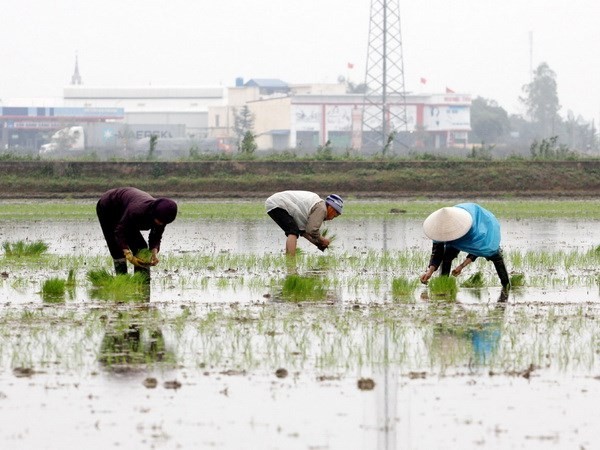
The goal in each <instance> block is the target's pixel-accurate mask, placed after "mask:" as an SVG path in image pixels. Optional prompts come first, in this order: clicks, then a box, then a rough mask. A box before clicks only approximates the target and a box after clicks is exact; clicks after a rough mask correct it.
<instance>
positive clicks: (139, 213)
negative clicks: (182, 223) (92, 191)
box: [96, 187, 177, 280]
mask: <svg viewBox="0 0 600 450" xmlns="http://www.w3.org/2000/svg"><path fill="white" fill-rule="evenodd" d="M96 213H97V214H98V220H99V221H100V227H101V228H102V233H103V234H104V239H106V244H107V245H108V250H109V251H110V255H111V256H112V257H113V260H114V265H115V272H116V273H117V275H118V274H125V273H127V261H129V262H130V263H131V264H133V266H134V269H133V270H134V272H141V273H144V274H145V275H147V277H148V280H149V279H150V266H155V265H157V264H158V256H157V255H158V252H159V250H160V241H161V238H162V235H163V231H164V230H165V226H166V225H167V224H169V223H171V222H173V221H174V220H175V217H176V216H177V203H175V202H174V201H173V200H171V199H168V198H158V199H157V198H154V197H152V196H151V195H150V194H148V193H146V192H144V191H140V190H139V189H136V188H133V187H126V188H116V189H111V190H110V191H107V192H105V193H104V194H103V195H102V197H100V200H98V204H97V205H96ZM140 230H150V234H149V236H148V242H149V244H150V250H151V251H152V256H151V258H150V261H149V262H147V263H145V262H143V261H142V260H140V259H138V258H137V257H136V256H135V255H137V253H138V252H139V251H140V250H141V249H147V248H148V244H147V243H146V241H145V239H144V237H143V236H142V233H140Z"/></svg>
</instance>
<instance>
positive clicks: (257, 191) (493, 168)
mask: <svg viewBox="0 0 600 450" xmlns="http://www.w3.org/2000/svg"><path fill="white" fill-rule="evenodd" d="M0 173H2V176H0V195H2V196H3V197H5V198H27V197H40V198H65V197H78V198H94V197H98V196H99V194H101V193H102V192H104V191H106V190H107V189H109V188H112V187H119V186H136V187H139V188H140V189H143V190H146V191H148V192H151V193H153V194H156V195H168V196H174V197H179V198H183V197H187V198H190V197H192V198H193V197H195V198H247V197H257V198H262V197H265V196H266V195H267V194H268V193H272V192H276V191H280V190H285V189H305V190H312V191H314V192H318V193H320V194H326V193H328V192H338V193H340V194H341V195H344V196H355V197H391V198H393V197H405V198H406V197H427V198H436V197H437V198H441V197H445V198H456V197H468V198H472V197H474V196H477V197H479V198H483V197H486V198H490V197H496V198H497V197H504V198H510V197H523V196H525V197H527V196H538V197H539V196H545V197H591V196H597V195H598V194H600V160H591V161H532V160H502V161H478V160H435V161H410V160H395V161H278V162H277V161H238V160H231V161H203V162H120V163H117V162H69V161H56V162H49V161H26V162H5V161H3V162H0Z"/></svg>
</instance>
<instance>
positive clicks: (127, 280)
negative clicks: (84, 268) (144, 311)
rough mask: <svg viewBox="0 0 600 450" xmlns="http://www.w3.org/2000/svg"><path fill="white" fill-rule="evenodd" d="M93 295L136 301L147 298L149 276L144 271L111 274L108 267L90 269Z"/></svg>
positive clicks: (89, 274)
mask: <svg viewBox="0 0 600 450" xmlns="http://www.w3.org/2000/svg"><path fill="white" fill-rule="evenodd" d="M87 278H88V280H89V281H90V283H92V296H93V297H95V298H100V299H103V300H114V301H132V300H133V301H136V300H142V299H144V298H147V296H148V288H149V286H148V278H147V277H146V275H145V274H143V273H134V274H133V275H127V274H122V275H115V276H113V275H111V274H110V273H109V272H108V271H107V270H106V269H99V270H90V271H89V272H88V274H87Z"/></svg>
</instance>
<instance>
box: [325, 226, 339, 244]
mask: <svg viewBox="0 0 600 450" xmlns="http://www.w3.org/2000/svg"><path fill="white" fill-rule="evenodd" d="M321 236H323V237H324V238H327V239H329V246H330V247H331V245H332V244H333V243H334V242H335V240H336V239H337V235H335V234H331V233H330V232H329V228H324V229H323V231H321Z"/></svg>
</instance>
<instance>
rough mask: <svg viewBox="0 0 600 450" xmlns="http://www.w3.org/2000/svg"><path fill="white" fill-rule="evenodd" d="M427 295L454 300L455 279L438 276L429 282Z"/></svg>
mask: <svg viewBox="0 0 600 450" xmlns="http://www.w3.org/2000/svg"><path fill="white" fill-rule="evenodd" d="M428 286H429V293H430V294H431V295H432V296H434V297H444V298H449V299H454V298H456V293H457V292H458V287H457V285H456V278H454V277H448V276H439V277H435V278H432V279H431V280H429V284H428Z"/></svg>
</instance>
